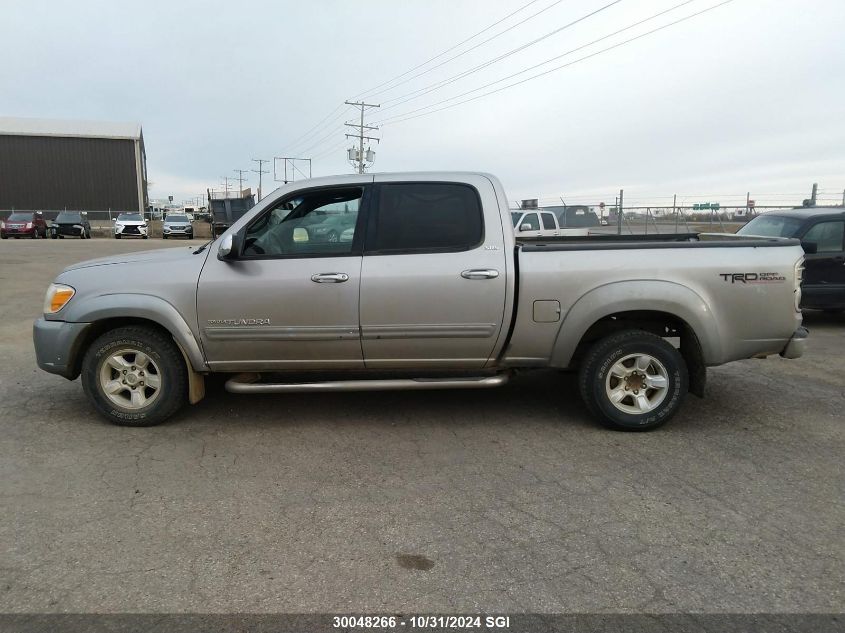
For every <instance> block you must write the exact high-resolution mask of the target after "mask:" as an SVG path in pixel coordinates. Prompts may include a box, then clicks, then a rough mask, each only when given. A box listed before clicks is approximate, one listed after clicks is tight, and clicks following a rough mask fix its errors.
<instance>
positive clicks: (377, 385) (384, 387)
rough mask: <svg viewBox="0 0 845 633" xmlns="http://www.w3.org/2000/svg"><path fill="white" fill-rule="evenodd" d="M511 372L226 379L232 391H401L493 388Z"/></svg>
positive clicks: (235, 377) (239, 377) (508, 376)
mask: <svg viewBox="0 0 845 633" xmlns="http://www.w3.org/2000/svg"><path fill="white" fill-rule="evenodd" d="M509 378H510V374H506V373H505V374H497V375H495V376H479V377H469V378H397V379H388V380H366V379H363V380H332V381H326V382H282V383H268V382H259V380H260V379H261V376H260V375H259V374H238V375H237V376H234V377H232V378H230V379H229V380H227V381H226V391H229V392H231V393H302V392H309V391H313V392H323V391H398V390H402V389H491V388H493V387H500V386H502V385H504V384H505V383H506V382H507V381H508V379H509Z"/></svg>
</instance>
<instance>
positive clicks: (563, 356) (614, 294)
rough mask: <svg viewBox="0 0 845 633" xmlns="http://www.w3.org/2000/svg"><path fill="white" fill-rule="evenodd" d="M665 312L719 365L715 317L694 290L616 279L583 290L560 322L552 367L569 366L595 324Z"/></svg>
mask: <svg viewBox="0 0 845 633" xmlns="http://www.w3.org/2000/svg"><path fill="white" fill-rule="evenodd" d="M635 310H646V311H657V312H665V313H667V314H670V315H672V316H674V317H677V318H678V319H681V320H683V321H684V322H686V324H687V325H688V326H689V327H690V328H691V329H692V331H693V332H694V334H695V336H696V337H697V338H698V341H699V343H700V345H701V355H702V358H703V361H704V363H705V364H706V365H714V364H719V363H720V362H721V358H722V344H721V339H720V337H719V329H718V326H717V323H716V318H715V316H714V315H713V312H712V311H711V309H710V306H709V305H708V304H707V302H706V301H705V300H704V299H703V298H702V297H701V296H700V295H699V294H698V293H696V292H695V291H693V290H691V289H690V288H688V287H686V286H682V285H681V284H677V283H674V282H671V281H662V280H648V279H646V280H637V281H619V282H613V283H609V284H606V285H604V286H599V287H598V288H594V289H593V290H590V291H589V292H587V293H585V294H584V295H583V296H582V297H581V298H580V299H578V300H577V301H576V302H575V304H573V306H572V307H571V308H570V309H569V311H568V312H567V313H566V315H565V316H564V318H563V321H562V322H561V326H560V329H559V330H558V333H557V337H556V339H555V343H554V348H553V350H552V359H551V365H552V367H562V368H565V367H569V366H570V365H571V364H572V360H573V356H574V354H575V350H576V349H577V348H578V345H579V343H580V342H581V339H582V338H583V337H584V334H586V332H587V330H589V329H590V326H592V325H593V324H594V323H596V322H598V321H599V320H601V319H603V318H606V317H609V316H611V315H613V314H617V313H619V312H630V311H635Z"/></svg>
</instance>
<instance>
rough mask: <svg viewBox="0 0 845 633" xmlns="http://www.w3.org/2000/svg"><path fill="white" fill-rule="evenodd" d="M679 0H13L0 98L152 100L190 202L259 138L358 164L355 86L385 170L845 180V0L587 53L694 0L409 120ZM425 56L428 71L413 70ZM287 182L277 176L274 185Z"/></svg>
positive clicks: (784, 185) (585, 180)
mask: <svg viewBox="0 0 845 633" xmlns="http://www.w3.org/2000/svg"><path fill="white" fill-rule="evenodd" d="M680 2H682V0H619V1H618V2H616V3H614V4H612V6H609V7H607V8H603V9H602V7H606V5H609V4H611V3H613V0H535V2H533V3H530V4H528V6H525V5H526V4H527V0H483V1H482V0H401V1H400V0H374V1H367V0H359V1H357V2H352V1H345V0H320V1H316V0H314V1H310V2H302V1H299V2H294V1H275V2H251V1H249V0H244V1H241V2H232V1H231V0H229V1H227V2H225V3H211V2H204V1H202V2H201V1H194V2H182V1H179V0H169V1H167V2H159V1H149V0H147V1H145V2H143V3H142V2H133V3H128V2H114V1H112V0H109V1H101V2H93V1H86V0H78V1H75V2H58V1H56V2H37V1H32V2H18V1H12V0H0V8H2V13H0V15H2V20H0V42H2V46H3V51H4V52H3V56H4V62H5V63H3V64H2V65H0V115H6V116H26V117H45V118H61V119H91V120H112V121H138V122H140V123H141V124H142V126H143V130H144V138H145V143H146V150H147V164H148V169H149V177H150V180H151V181H152V183H153V185H152V186H151V191H150V193H151V197H163V196H166V195H168V194H171V195H174V197H175V199H176V200H177V201H181V200H182V199H184V198H187V197H190V196H196V195H198V194H200V193H204V192H205V190H206V188H207V187H212V188H217V187H219V186H220V183H221V182H222V181H221V177H222V176H230V177H234V176H235V174H234V172H233V170H234V169H238V168H240V169H252V168H254V167H255V163H252V162H251V159H252V158H273V157H274V156H285V155H291V154H295V155H304V156H314V157H315V158H316V159H315V160H314V163H313V172H314V175H315V176H316V175H326V174H332V173H348V172H350V171H352V167H351V166H350V165H349V164H348V163H347V161H346V160H345V150H344V149H343V142H344V137H343V133H344V130H343V129H342V123H343V121H344V120H350V118H352V113H349V114H348V115H347V116H348V117H349V118H347V119H344V112H343V109H340V110H336V108H337V107H338V106H339V105H340V104H341V103H342V102H343V100H344V99H351V98H354V97H358V96H363V97H364V98H365V99H366V100H367V101H369V102H374V103H381V104H382V108H381V109H380V110H373V111H370V112H368V113H367V120H368V121H369V122H371V123H372V122H379V121H381V120H384V121H385V124H384V125H383V126H382V127H381V129H380V130H379V131H378V132H377V133H376V134H375V135H376V136H380V137H381V143H380V144H379V145H378V146H374V149H375V150H376V152H377V155H376V163H375V165H374V167H373V171H404V170H435V169H436V170H440V169H467V170H484V171H490V172H493V173H495V174H496V175H498V176H499V177H500V178H501V180H502V181H503V183H504V185H505V188H506V190H507V191H508V194H509V197H510V198H511V199H520V198H529V197H530V198H533V197H540V198H542V199H545V200H547V201H549V202H551V201H553V200H555V199H556V198H557V197H558V196H560V195H562V196H564V197H565V199H568V200H567V201H570V200H571V201H573V202H584V203H592V204H595V203H597V202H600V201H602V200H604V201H607V202H612V201H613V196H614V195H615V192H617V191H618V190H619V188H622V187H624V188H625V196H626V201H627V202H629V204H636V203H638V202H651V203H655V202H662V201H666V200H669V201H670V200H671V195H672V194H673V193H678V194H679V195H680V196H683V197H682V198H680V199H679V201H687V202H690V201H698V200H702V201H709V200H719V201H721V202H722V204H728V203H731V202H734V203H736V202H738V201H740V200H742V201H744V199H745V192H746V191H751V194H752V198H755V199H756V200H757V201H758V204H763V203H775V202H777V203H780V202H784V203H787V204H791V203H794V202H800V199H801V198H803V197H807V196H808V195H809V189H810V185H811V183H813V182H818V183H819V186H820V189H821V190H822V192H823V194H822V196H823V197H822V199H823V200H827V199H829V200H831V201H832V200H834V199H838V200H841V198H842V191H843V189H845V1H843V0H734V1H733V2H730V3H728V4H726V5H724V6H721V7H719V8H716V9H714V10H713V11H710V12H707V13H704V14H702V15H700V16H697V17H694V18H692V19H690V20H688V21H686V22H682V23H680V24H677V25H675V26H671V27H669V28H667V29H664V30H662V31H660V32H657V33H654V34H652V35H648V36H646V37H643V38H642V39H639V40H637V41H634V42H631V43H629V44H625V45H622V46H620V47H618V48H615V49H613V50H610V51H607V52H604V53H599V54H598V55H595V56H594V57H590V58H587V59H584V60H583V61H577V60H578V59H580V58H583V57H585V56H586V55H590V54H592V53H594V52H597V51H600V50H601V49H602V48H606V47H607V46H612V45H614V44H616V43H619V42H622V41H624V40H626V39H629V38H631V37H635V36H636V35H639V34H641V33H644V32H646V31H648V30H651V29H654V28H656V27H658V26H661V25H663V24H667V23H669V22H672V21H674V20H677V19H679V18H682V17H684V16H686V15H690V14H692V13H695V12H697V11H701V10H702V9H706V8H707V7H710V6H713V5H715V4H717V3H718V2H719V0H692V1H690V2H688V3H687V4H686V5H684V6H682V7H680V8H677V9H674V10H672V11H670V12H668V13H666V14H665V15H663V16H661V17H659V18H656V19H653V20H649V21H647V22H645V23H643V24H642V25H640V26H638V27H635V28H631V29H629V30H626V31H624V32H622V33H619V34H618V35H616V36H612V37H610V38H608V39H605V40H603V41H602V42H599V43H597V44H594V45H591V46H587V47H586V48H582V49H581V50H579V51H577V52H573V53H571V54H569V55H566V56H564V57H561V58H560V59H558V60H557V61H556V62H553V63H550V64H546V65H544V66H540V67H538V68H537V69H535V70H534V71H531V72H528V73H524V74H521V75H517V76H515V77H514V78H513V79H510V80H507V81H504V82H500V83H497V84H494V85H493V86H491V87H490V88H488V89H485V90H480V91H476V92H472V93H470V94H469V95H467V96H466V97H462V98H461V99H458V100H462V99H467V98H469V97H472V96H477V95H479V94H483V93H484V92H486V91H488V90H491V89H494V88H497V87H502V86H506V85H508V84H511V83H514V82H516V81H519V80H521V79H524V78H526V77H530V76H531V75H534V74H537V73H540V72H543V71H545V70H548V69H550V68H553V67H555V66H560V65H563V64H566V63H568V62H573V61H575V62H576V63H574V64H572V65H571V66H569V67H566V68H563V69H560V70H557V71H554V72H551V73H549V74H546V75H545V76H543V77H540V78H537V79H534V80H531V81H527V82H525V83H523V84H521V85H519V86H516V87H513V88H510V89H506V90H503V91H501V92H498V93H496V94H493V95H490V96H487V97H484V98H481V99H477V100H475V101H472V102H469V103H465V104H462V105H458V106H456V107H451V108H449V109H445V110H442V111H440V112H436V113H433V114H430V115H427V116H421V117H418V118H414V119H410V120H407V121H398V118H401V116H400V115H402V114H403V113H406V112H410V111H413V110H417V109H419V108H424V107H425V106H428V105H430V104H433V103H435V102H441V101H444V100H446V99H449V98H450V97H454V96H455V95H459V94H462V93H466V92H468V91H471V90H473V89H475V88H478V87H480V86H482V85H484V84H489V83H490V82H493V81H496V80H498V79H501V78H503V77H506V76H509V75H513V74H515V73H518V72H519V71H522V70H524V69H526V68H528V67H530V66H534V65H536V64H539V63H541V62H543V61H545V60H548V59H550V58H553V57H557V56H560V55H563V54H564V53H567V51H570V50H572V49H575V48H577V47H581V46H584V45H585V44H588V43H590V42H591V41H593V40H596V39H598V38H602V37H604V36H606V35H608V34H611V33H613V32H614V31H617V30H619V29H622V28H624V27H627V26H629V25H631V24H633V23H635V22H638V21H640V20H644V19H645V18H648V17H650V16H652V15H654V14H656V13H658V12H660V11H663V10H666V9H669V8H670V7H673V6H675V5H677V4H679V3H680ZM521 7H524V8H522V9H521V10H519V11H517V10H518V9H520V8H521ZM599 9H601V10H600V11H599V12H598V13H596V14H595V15H593V16H592V17H589V18H587V19H584V20H583V21H580V22H578V23H577V24H574V25H573V26H571V27H568V28H566V29H564V30H561V31H560V32H558V33H556V34H554V35H551V36H550V37H547V38H546V39H543V40H542V41H540V42H538V43H537V44H534V45H532V46H529V47H527V48H525V49H524V50H522V51H520V52H518V53H515V54H513V55H510V56H509V57H506V58H504V59H502V60H501V61H498V62H496V63H492V64H490V65H488V66H486V67H484V68H482V69H480V70H478V71H476V72H474V73H472V74H469V75H467V76H465V77H462V78H458V79H457V80H455V81H454V82H452V83H451V84H449V85H446V86H444V87H442V88H440V89H437V90H434V91H432V92H430V93H428V94H424V95H422V96H417V98H415V99H412V100H410V101H408V102H407V103H402V104H398V102H399V101H400V100H401V99H398V98H399V97H402V95H408V94H409V93H410V96H414V95H415V93H414V91H419V90H420V89H422V88H426V87H428V86H432V85H435V86H436V85H437V82H438V81H442V80H444V79H448V78H451V77H454V76H455V75H459V74H460V73H463V72H464V71H467V70H468V69H472V68H475V67H477V66H479V65H481V64H484V63H485V62H488V61H490V60H493V59H495V58H496V57H498V56H500V55H502V54H504V53H507V52H509V51H512V50H513V49H515V48H517V47H520V46H522V45H524V44H527V43H529V42H531V41H532V40H535V39H537V38H540V37H542V36H544V35H546V34H547V33H549V32H551V31H553V30H555V29H558V28H560V27H563V26H565V25H567V24H568V23H570V22H573V21H575V20H578V19H579V18H582V17H584V16H586V15H587V14H589V13H591V12H594V11H596V10H599ZM514 12H515V13H514ZM510 13H514V14H513V15H512V16H511V17H510V18H508V19H505V20H504V21H501V22H500V23H499V24H498V25H496V26H494V27H492V28H490V29H488V30H486V31H484V32H483V33H482V34H480V35H478V36H477V37H475V38H473V39H470V40H469V41H468V42H466V43H465V44H463V45H462V46H460V47H457V48H455V49H454V50H452V51H451V52H449V53H447V54H445V55H442V56H439V57H437V58H436V59H435V60H434V61H433V62H431V63H429V64H427V65H425V66H422V67H421V68H419V69H418V70H416V71H414V72H412V73H410V74H406V75H404V76H402V77H401V79H400V80H399V81H401V80H405V79H410V80H409V81H407V82H405V83H402V84H401V85H397V84H398V81H395V82H393V83H388V84H387V85H386V86H383V87H382V88H379V89H377V90H372V88H374V87H376V86H379V85H380V84H383V83H384V82H387V81H389V80H391V79H392V78H394V77H396V76H397V75H401V74H402V73H406V71H408V70H410V69H411V68H413V67H415V66H417V65H419V64H422V63H423V62H426V61H427V60H429V59H430V58H432V57H435V56H436V55H438V54H440V53H442V52H443V51H445V50H446V49H449V48H451V47H453V46H454V45H455V44H458V43H459V42H461V41H462V40H465V39H467V38H470V37H471V36H473V35H474V34H476V33H478V32H479V31H481V30H482V29H485V28H486V27H488V26H490V25H491V24H493V23H495V22H497V21H499V20H501V19H502V18H504V17H505V16H507V15H508V14H510ZM536 13H539V15H537V16H536V17H533V18H532V17H531V16H532V15H534V14H536ZM522 20H525V22H524V23H523V24H521V25H518V26H516V27H515V28H510V27H512V26H514V25H516V24H517V23H519V22H520V21H522ZM506 29H509V30H506ZM502 32H503V33H502ZM499 33H502V34H501V35H500V36H498V37H495V36H497V34H499ZM491 38H492V39H491ZM487 39H490V41H489V42H486V43H485V40H487ZM476 45H477V47H476V48H475V49H474V50H470V51H469V52H467V53H466V54H462V55H460V56H458V57H457V58H456V59H453V60H450V58H452V57H454V56H456V55H458V54H460V53H463V52H464V51H467V49H469V48H470V47H473V46H476ZM444 62H445V63H444ZM439 64H441V65H440V67H438V68H433V67H434V66H436V65H439ZM432 68H433V69H432ZM422 71H429V72H425V73H424V74H420V76H416V77H415V76H414V75H417V74H418V73H421V72H422ZM391 86H395V87H393V88H392V89H388V90H384V89H385V88H391ZM365 91H367V92H365ZM362 93H363V94H362ZM416 94H417V95H419V93H416ZM391 99H392V101H389V100H391ZM452 103H455V101H447V102H445V103H443V104H441V105H440V106H437V107H440V108H442V107H443V106H444V105H450V104H452ZM391 105H392V106H393V107H392V108H388V106H391ZM426 111H427V110H421V111H420V112H426ZM332 112H334V114H333V115H332V116H330V117H329V118H328V119H327V120H326V122H325V123H324V124H323V126H322V127H318V128H317V130H316V132H315V133H314V134H312V135H310V136H308V137H306V138H305V139H303V140H302V141H300V142H299V143H293V142H294V141H296V140H297V139H298V138H299V137H301V136H302V135H303V134H305V133H306V132H308V131H309V130H311V129H312V128H313V127H314V126H315V125H316V124H318V123H319V122H320V121H322V120H323V119H324V118H325V117H326V116H327V115H329V114H330V113H332ZM389 117H396V118H394V119H393V120H392V122H391V120H390V119H389ZM269 167H270V169H271V173H270V174H269V179H270V180H272V178H273V174H272V163H271V164H270V165H269ZM250 176H251V178H250V179H249V180H248V184H249V185H251V186H252V187H255V186H256V184H257V178H256V175H255V174H250ZM274 187H275V185H272V184H271V185H269V186H268V185H267V183H266V182H265V191H267V190H269V189H272V188H274ZM661 196H668V197H667V198H661ZM731 196H732V197H731Z"/></svg>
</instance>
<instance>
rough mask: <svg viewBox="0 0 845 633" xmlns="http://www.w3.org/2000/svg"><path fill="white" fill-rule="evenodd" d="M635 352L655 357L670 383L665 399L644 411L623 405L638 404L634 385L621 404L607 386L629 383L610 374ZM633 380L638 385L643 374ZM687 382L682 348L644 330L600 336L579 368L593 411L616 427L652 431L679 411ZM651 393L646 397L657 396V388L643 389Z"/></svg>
mask: <svg viewBox="0 0 845 633" xmlns="http://www.w3.org/2000/svg"><path fill="white" fill-rule="evenodd" d="M635 354H641V355H647V356H650V357H652V358H653V359H656V360H657V361H658V362H659V363H660V364H661V365H662V366H663V369H664V370H665V373H666V383H667V385H666V388H665V389H666V391H665V395H664V396H663V399H662V400H661V401H659V402H658V403H657V404H656V405H655V407H654V408H653V409H651V410H648V411H647V412H645V413H641V414H637V413H631V412H626V411H623V410H622V409H621V408H620V407H626V408H627V407H634V406H635V400H634V396H633V389H632V393H631V395H630V396H628V395H626V396H625V400H622V401H621V402H620V403H619V405H616V404H614V403H613V402H611V400H610V396H609V395H608V388H609V387H612V385H613V383H614V381H616V386H620V387H622V386H627V383H623V382H621V381H617V379H616V378H614V377H608V374H609V373H610V371H611V368H612V367H614V366H615V365H616V363H617V362H619V361H622V360H624V359H626V358H628V357H629V356H631V355H635ZM626 362H630V361H626ZM650 367H654V365H651V366H650ZM635 369H636V368H635ZM646 373H648V372H646ZM632 380H633V381H634V382H633V383H632V384H633V385H637V382H638V381H640V380H641V378H639V377H637V376H632ZM688 386H689V377H688V375H687V366H686V363H685V362H684V359H683V357H682V356H681V354H680V352H679V351H678V350H677V349H675V348H674V347H673V346H672V345H670V344H669V343H668V342H666V341H665V340H664V339H662V338H660V337H659V336H656V335H654V334H650V333H649V332H644V331H642V330H625V331H622V332H617V333H615V334H611V335H609V336H607V337H606V338H603V339H601V340H600V341H598V342H597V343H595V344H594V345H593V346H592V347H591V348H590V349H589V351H588V352H587V354H586V356H585V357H584V359H583V362H582V363H581V368H580V370H579V372H578V387H579V389H580V391H581V397H582V398H583V400H584V404H585V405H586V406H587V409H588V410H589V412H590V414H591V415H593V417H595V418H597V419H598V420H599V421H600V422H601V423H602V424H604V425H605V426H607V427H609V428H611V429H614V430H617V431H650V430H652V429H656V428H658V427H660V426H662V425H664V424H666V422H668V421H669V420H670V419H671V418H672V416H673V415H675V413H677V412H678V409H679V408H680V406H681V403H682V402H683V400H684V397H685V396H686V394H687V388H688ZM625 391H626V392H627V391H628V389H625ZM637 392H639V389H638V390H637ZM620 393H622V392H621V391H620ZM648 393H651V395H650V396H646V397H648V398H655V397H656V394H657V393H658V390H651V389H648V388H645V389H643V395H646V394H648Z"/></svg>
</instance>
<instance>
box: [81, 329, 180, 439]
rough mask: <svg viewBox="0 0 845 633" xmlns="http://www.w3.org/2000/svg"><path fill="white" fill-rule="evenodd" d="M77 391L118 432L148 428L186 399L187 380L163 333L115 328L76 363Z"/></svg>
mask: <svg viewBox="0 0 845 633" xmlns="http://www.w3.org/2000/svg"><path fill="white" fill-rule="evenodd" d="M82 387H83V388H84V390H85V393H86V395H87V396H88V399H89V400H90V401H91V403H92V404H93V405H94V407H95V408H96V409H97V411H98V412H99V413H100V414H101V415H103V416H104V417H105V418H106V419H107V420H109V421H110V422H112V423H113V424H117V425H120V426H154V425H156V424H161V423H162V422H164V421H165V420H166V419H167V418H169V417H170V416H172V415H173V414H174V413H176V411H178V410H179V409H180V408H181V407H182V406H183V405H184V404H185V401H186V399H187V393H188V376H187V369H186V368H185V362H184V359H183V357H182V354H181V353H180V352H179V349H178V348H177V347H176V344H175V343H174V342H173V340H172V339H171V338H170V336H168V335H167V334H166V333H165V332H162V331H160V330H157V329H154V328H150V327H144V326H128V327H121V328H117V329H114V330H111V331H109V332H106V333H105V334H103V335H101V336H100V337H99V338H98V339H97V340H95V341H94V343H93V344H92V345H91V347H90V348H88V350H87V351H86V353H85V357H84V358H83V360H82Z"/></svg>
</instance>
